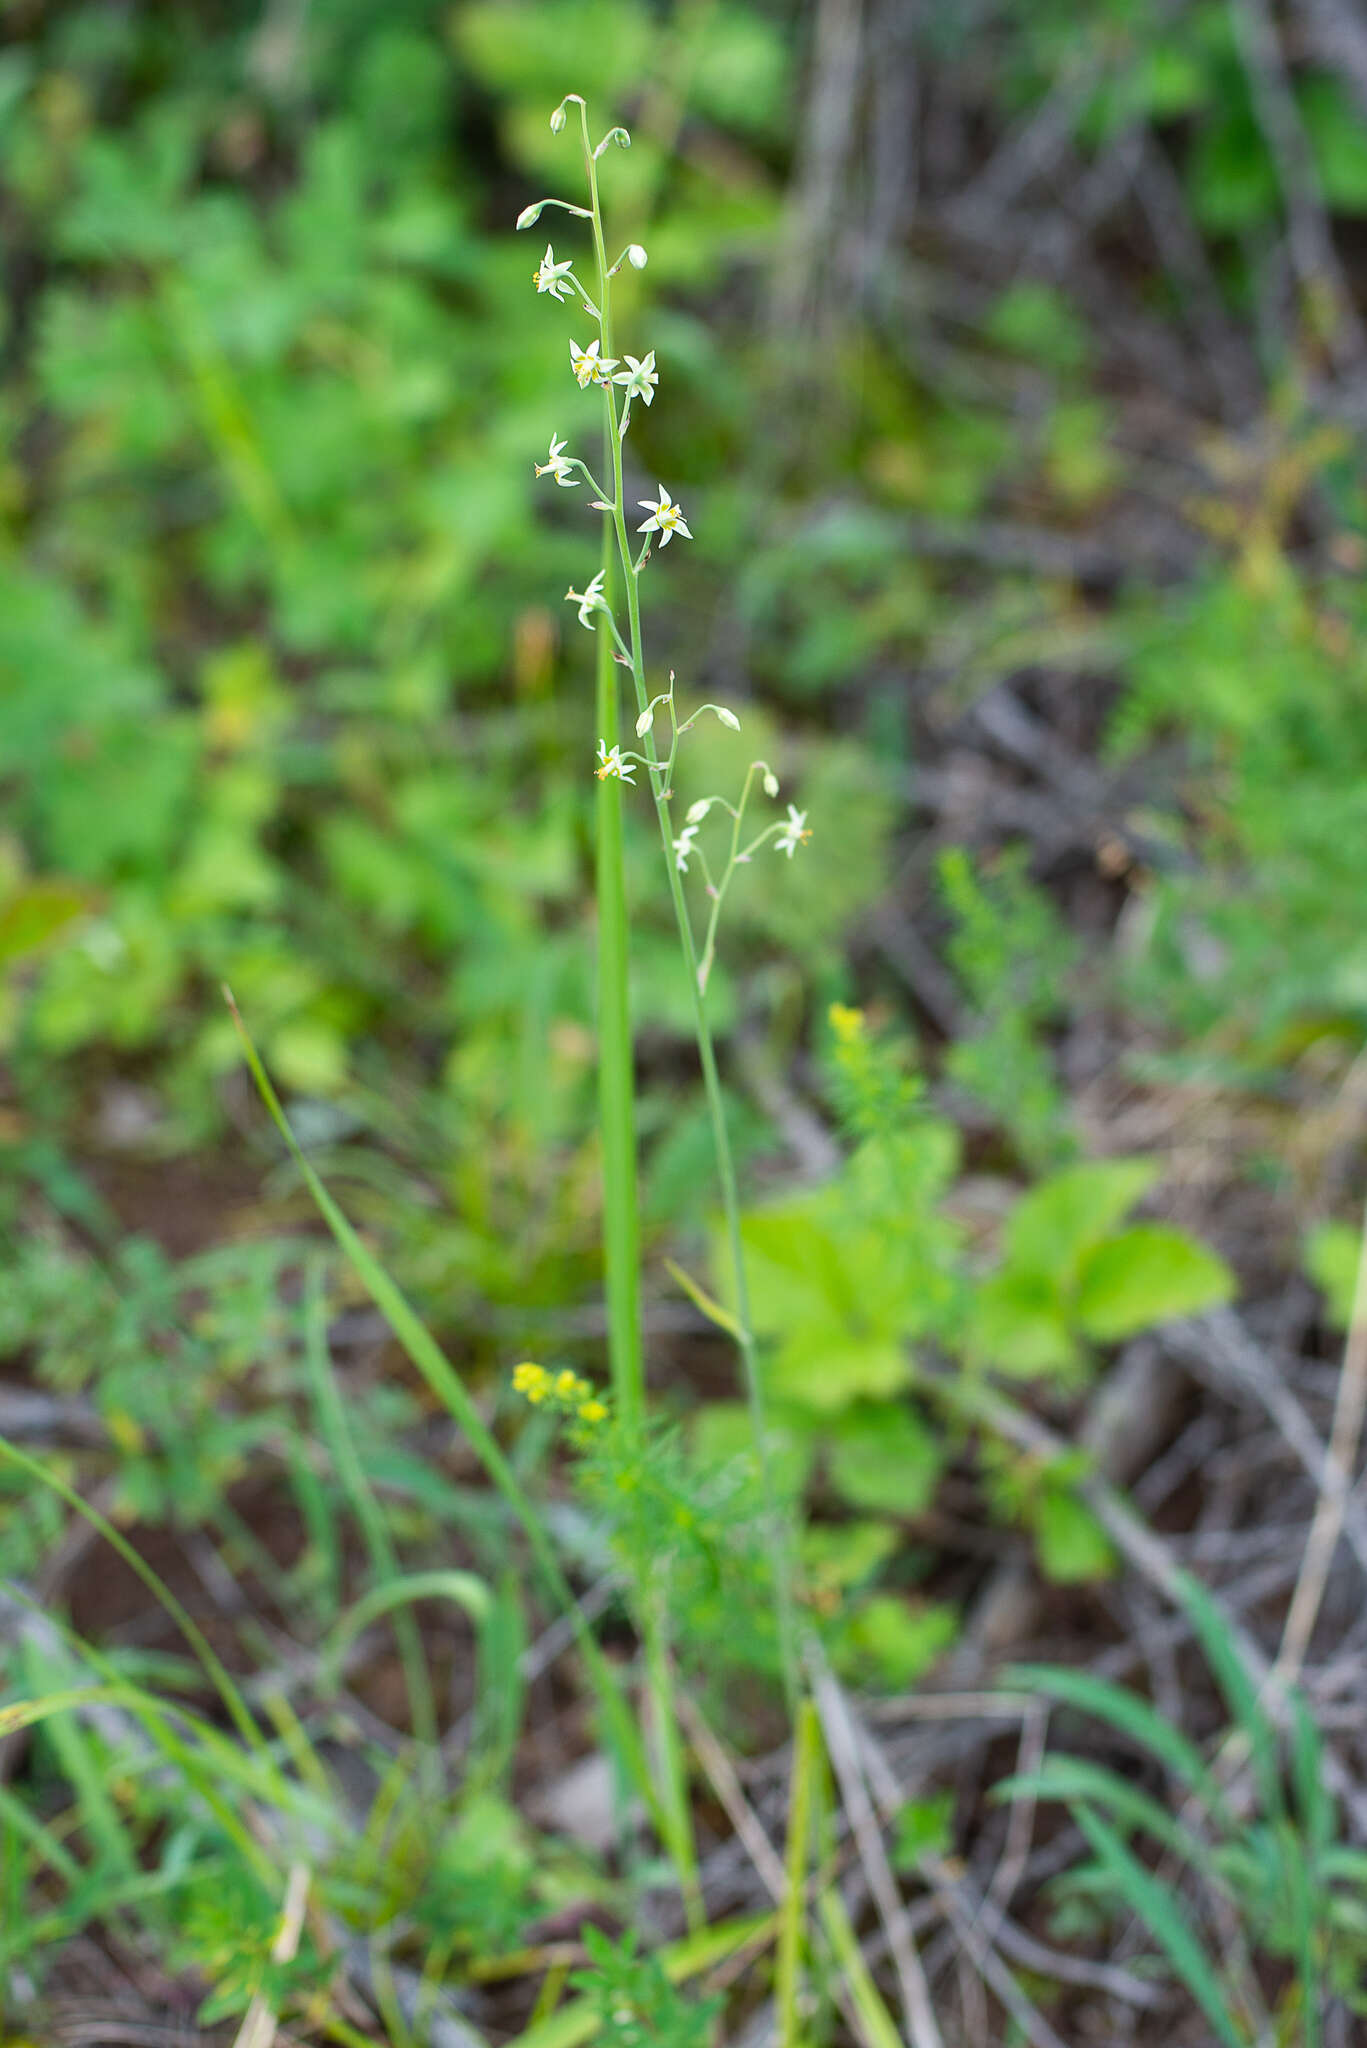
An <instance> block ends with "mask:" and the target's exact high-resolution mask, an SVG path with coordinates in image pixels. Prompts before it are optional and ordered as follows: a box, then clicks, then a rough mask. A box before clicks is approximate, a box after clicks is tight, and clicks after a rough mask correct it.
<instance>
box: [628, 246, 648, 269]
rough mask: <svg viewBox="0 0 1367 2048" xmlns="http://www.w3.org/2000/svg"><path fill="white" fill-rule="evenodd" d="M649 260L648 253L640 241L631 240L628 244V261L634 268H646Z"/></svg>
mask: <svg viewBox="0 0 1367 2048" xmlns="http://www.w3.org/2000/svg"><path fill="white" fill-rule="evenodd" d="M649 261H650V258H649V257H648V256H647V255H646V252H645V250H644V249H643V248H642V247H641V245H640V243H639V242H629V243H628V244H627V262H628V263H629V264H630V265H631V267H632V269H633V270H644V269H645V267H646V265H647V263H649Z"/></svg>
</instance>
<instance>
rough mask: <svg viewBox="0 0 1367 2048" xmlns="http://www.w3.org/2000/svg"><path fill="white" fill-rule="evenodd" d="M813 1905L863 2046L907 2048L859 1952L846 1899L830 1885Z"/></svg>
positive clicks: (866, 2047)
mask: <svg viewBox="0 0 1367 2048" xmlns="http://www.w3.org/2000/svg"><path fill="white" fill-rule="evenodd" d="M816 1907H817V1912H818V1913H819V1914H820V1916H821V1925H822V1929H823V1930H824V1932H825V1936H826V1939H827V1941H828V1942H829V1943H830V1945H831V1954H832V1955H833V1956H834V1957H835V1961H836V1966H837V1968H838V1969H839V1971H840V1974H841V1977H842V1979H843V1981H844V1985H845V1989H846V1991H847V1992H848V1993H849V1997H850V2002H851V2005H852V2006H853V2009H854V2016H855V2019H856V2021H857V2023H858V2025H859V2029H860V2032H861V2033H862V2034H863V2036H864V2044H865V2048H906V2043H905V2042H904V2040H903V2039H902V2036H901V2034H900V2033H899V2032H898V2029H897V2023H896V2021H895V2020H894V2019H893V2017H892V2014H891V2013H890V2012H889V2011H888V2008H887V2006H886V2004H885V2003H884V2000H883V1994H882V1992H881V1991H880V1990H879V1989H878V1986H877V1985H876V1984H875V1983H874V1981H873V1973H872V1972H871V1970H870V1969H869V1966H868V1964H867V1963H866V1962H865V1961H864V1958H863V1956H862V1954H861V1953H860V1948H859V1937H858V1936H857V1935H856V1933H855V1931H854V1928H853V1927H852V1925H851V1924H850V1916H849V1914H848V1913H847V1912H846V1910H845V1901H844V1900H843V1899H842V1898H841V1896H840V1893H839V1892H838V1891H837V1889H836V1887H835V1886H834V1885H833V1884H832V1885H828V1886H827V1887H826V1889H825V1890H824V1891H823V1892H821V1893H820V1894H819V1895H818V1897H817V1902H816Z"/></svg>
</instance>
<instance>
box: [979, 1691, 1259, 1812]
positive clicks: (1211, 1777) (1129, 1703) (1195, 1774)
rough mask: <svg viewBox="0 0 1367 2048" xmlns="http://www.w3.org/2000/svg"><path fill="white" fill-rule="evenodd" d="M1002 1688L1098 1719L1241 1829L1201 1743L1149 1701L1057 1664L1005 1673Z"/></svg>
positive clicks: (1214, 1810)
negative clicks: (1044, 1695)
mask: <svg viewBox="0 0 1367 2048" xmlns="http://www.w3.org/2000/svg"><path fill="white" fill-rule="evenodd" d="M1002 1683H1003V1684H1004V1685H1006V1686H1009V1687H1010V1688H1011V1690H1012V1691H1019V1692H1031V1693H1040V1692H1043V1693H1047V1694H1048V1696H1049V1697H1050V1698H1051V1699H1056V1700H1059V1701H1061V1702H1062V1704H1063V1705H1064V1706H1067V1707H1075V1708H1076V1709H1077V1710H1078V1712H1079V1713H1083V1714H1092V1715H1094V1716H1095V1717H1096V1719H1097V1720H1098V1721H1105V1722H1106V1723H1107V1724H1108V1725H1109V1726H1110V1727H1112V1728H1114V1729H1116V1730H1118V1732H1119V1733H1120V1734H1121V1735H1125V1736H1128V1738H1129V1740H1130V1741H1131V1742H1133V1743H1134V1744H1135V1746H1136V1747H1137V1748H1139V1749H1143V1750H1147V1751H1148V1752H1149V1754H1150V1755H1152V1756H1155V1757H1157V1759H1158V1761H1159V1762H1160V1763H1162V1764H1165V1765H1166V1766H1167V1768H1168V1769H1169V1770H1170V1771H1171V1772H1172V1773H1173V1775H1174V1777H1176V1778H1178V1779H1179V1780H1180V1781H1181V1782H1182V1783H1183V1784H1185V1785H1187V1786H1189V1787H1190V1788H1191V1789H1192V1790H1193V1791H1195V1792H1199V1793H1200V1795H1201V1797H1202V1799H1203V1800H1204V1801H1205V1803H1206V1805H1207V1806H1208V1808H1209V1810H1210V1811H1211V1813H1212V1814H1215V1815H1217V1816H1218V1817H1219V1818H1220V1819H1221V1820H1222V1821H1223V1822H1224V1823H1225V1824H1226V1826H1229V1827H1233V1826H1234V1825H1235V1821H1234V1816H1233V1814H1232V1813H1231V1812H1230V1809H1229V1802H1228V1800H1227V1799H1226V1797H1225V1792H1224V1788H1223V1786H1222V1785H1221V1784H1220V1781H1219V1779H1218V1778H1217V1777H1216V1776H1215V1773H1214V1772H1213V1771H1212V1770H1211V1768H1210V1766H1209V1765H1208V1764H1207V1762H1206V1760H1205V1758H1204V1757H1203V1756H1202V1754H1201V1752H1200V1750H1199V1749H1198V1748H1197V1747H1196V1744H1195V1743H1194V1742H1192V1741H1190V1740H1189V1739H1188V1738H1187V1737H1186V1736H1185V1735H1183V1733H1182V1731H1181V1730H1180V1729H1179V1728H1174V1727H1173V1725H1172V1723H1171V1721H1165V1720H1164V1719H1163V1717H1162V1715H1161V1714H1159V1713H1157V1712H1155V1710H1154V1708H1153V1707H1151V1706H1150V1705H1149V1703H1148V1701H1147V1700H1142V1699H1140V1698H1139V1696H1138V1695H1137V1694H1136V1693H1131V1692H1126V1691H1125V1689H1124V1687H1123V1686H1118V1685H1112V1684H1110V1683H1109V1681H1108V1680H1106V1679H1104V1678H1094V1677H1093V1676H1092V1674H1091V1673H1090V1672H1086V1671H1065V1670H1062V1669H1061V1668H1059V1667H1057V1666H1055V1665H1052V1664H1015V1665H1012V1666H1011V1667H1010V1669H1009V1670H1007V1671H1004V1672H1003V1673H1002Z"/></svg>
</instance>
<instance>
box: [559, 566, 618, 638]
mask: <svg viewBox="0 0 1367 2048" xmlns="http://www.w3.org/2000/svg"><path fill="white" fill-rule="evenodd" d="M565 602H566V603H567V604H577V605H578V607H579V623H580V625H581V626H587V627H588V629H589V631H590V632H592V631H593V615H594V613H595V612H605V611H606V610H607V608H608V607H607V600H606V598H605V597H604V596H603V572H602V570H601V569H600V570H599V571H598V574H597V575H596V576H595V577H594V579H593V581H592V583H590V585H589V587H588V589H587V590H567V591H566V592H565Z"/></svg>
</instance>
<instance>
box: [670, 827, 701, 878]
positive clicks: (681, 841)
mask: <svg viewBox="0 0 1367 2048" xmlns="http://www.w3.org/2000/svg"><path fill="white" fill-rule="evenodd" d="M697 836H698V828H697V826H696V825H685V826H684V828H683V831H682V832H681V833H680V834H679V836H678V838H677V839H676V840H675V841H674V865H675V867H676V868H677V869H678V870H679V873H680V874H681V875H686V874H687V873H688V857H689V855H690V854H691V853H692V851H693V841H694V840H695V839H696V838H697Z"/></svg>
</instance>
